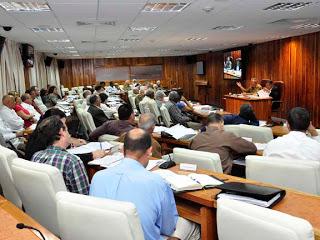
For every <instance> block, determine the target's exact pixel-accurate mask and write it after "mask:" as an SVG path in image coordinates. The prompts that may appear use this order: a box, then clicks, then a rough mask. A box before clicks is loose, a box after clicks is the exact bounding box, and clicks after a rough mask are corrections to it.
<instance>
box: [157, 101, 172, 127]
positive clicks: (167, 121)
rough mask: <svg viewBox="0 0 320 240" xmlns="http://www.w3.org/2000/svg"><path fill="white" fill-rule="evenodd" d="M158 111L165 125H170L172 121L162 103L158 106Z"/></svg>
mask: <svg viewBox="0 0 320 240" xmlns="http://www.w3.org/2000/svg"><path fill="white" fill-rule="evenodd" d="M160 113H161V117H162V120H163V122H164V124H165V125H166V127H170V126H171V125H172V124H173V123H172V120H171V117H170V114H169V111H168V109H167V108H166V107H165V106H164V105H162V106H161V107H160Z"/></svg>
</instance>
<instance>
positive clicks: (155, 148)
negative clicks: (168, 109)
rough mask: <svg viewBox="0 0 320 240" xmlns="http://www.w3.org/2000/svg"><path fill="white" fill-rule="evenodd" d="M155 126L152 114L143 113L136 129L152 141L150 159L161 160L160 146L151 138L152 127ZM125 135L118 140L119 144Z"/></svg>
mask: <svg viewBox="0 0 320 240" xmlns="http://www.w3.org/2000/svg"><path fill="white" fill-rule="evenodd" d="M155 126H156V119H155V117H154V115H153V114H152V113H143V114H141V115H140V118H139V122H138V127H139V128H141V129H143V130H145V131H146V132H147V133H149V134H150V136H151V141H152V157H155V158H161V157H162V154H161V145H160V144H159V143H158V141H157V140H155V139H154V138H153V137H152V133H153V130H154V127H155ZM125 136H126V134H122V135H121V137H120V138H119V139H118V141H119V142H124V138H125Z"/></svg>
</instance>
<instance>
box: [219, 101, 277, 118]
mask: <svg viewBox="0 0 320 240" xmlns="http://www.w3.org/2000/svg"><path fill="white" fill-rule="evenodd" d="M224 97H225V99H226V111H227V112H231V113H233V114H239V112H240V107H241V105H242V104H245V103H248V104H250V105H251V106H252V109H253V110H254V112H255V114H256V117H257V119H258V120H264V121H268V120H270V118H271V105H272V98H271V97H267V98H258V97H249V96H235V95H225V96H224Z"/></svg>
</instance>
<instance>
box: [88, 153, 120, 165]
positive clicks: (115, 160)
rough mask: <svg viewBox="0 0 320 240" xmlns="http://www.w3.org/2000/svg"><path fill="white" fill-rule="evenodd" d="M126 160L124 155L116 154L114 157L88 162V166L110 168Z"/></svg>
mask: <svg viewBox="0 0 320 240" xmlns="http://www.w3.org/2000/svg"><path fill="white" fill-rule="evenodd" d="M123 158H124V156H123V153H115V154H113V155H107V156H105V157H103V158H98V159H95V160H93V161H90V162H88V165H100V166H101V167H106V168H110V167H112V166H115V165H117V164H119V163H120V161H121V160H122V159H123Z"/></svg>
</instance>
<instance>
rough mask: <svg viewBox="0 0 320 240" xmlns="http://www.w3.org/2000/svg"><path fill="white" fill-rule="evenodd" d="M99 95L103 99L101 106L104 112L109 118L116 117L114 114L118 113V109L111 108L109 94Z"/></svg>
mask: <svg viewBox="0 0 320 240" xmlns="http://www.w3.org/2000/svg"><path fill="white" fill-rule="evenodd" d="M99 97H100V99H101V104H100V107H101V109H102V111H103V112H104V114H105V115H106V116H107V117H108V118H109V119H115V117H114V114H115V113H117V110H115V109H112V108H110V107H109V106H108V105H107V100H108V95H107V94H105V93H100V94H99Z"/></svg>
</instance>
